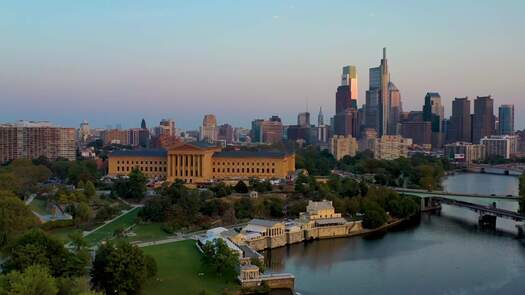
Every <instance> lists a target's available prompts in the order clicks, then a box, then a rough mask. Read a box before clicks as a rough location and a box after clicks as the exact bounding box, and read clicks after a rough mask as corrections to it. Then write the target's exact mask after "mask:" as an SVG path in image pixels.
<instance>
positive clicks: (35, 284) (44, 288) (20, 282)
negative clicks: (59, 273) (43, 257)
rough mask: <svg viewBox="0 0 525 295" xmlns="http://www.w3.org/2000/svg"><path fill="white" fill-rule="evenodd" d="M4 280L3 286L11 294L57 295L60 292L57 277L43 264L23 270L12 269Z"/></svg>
mask: <svg viewBox="0 0 525 295" xmlns="http://www.w3.org/2000/svg"><path fill="white" fill-rule="evenodd" d="M4 280H5V283H4V286H3V288H4V290H5V291H6V293H7V294H10V295H56V294H57V293H58V288H57V284H56V280H55V278H53V277H52V276H51V275H50V274H49V271H48V270H47V269H46V268H45V267H43V266H41V265H31V266H29V267H28V268H27V269H25V270H24V271H23V272H19V271H12V272H10V273H9V274H7V275H6V277H5V279H4ZM0 291H1V290H0Z"/></svg>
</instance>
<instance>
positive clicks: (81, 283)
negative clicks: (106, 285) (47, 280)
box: [56, 277, 102, 295]
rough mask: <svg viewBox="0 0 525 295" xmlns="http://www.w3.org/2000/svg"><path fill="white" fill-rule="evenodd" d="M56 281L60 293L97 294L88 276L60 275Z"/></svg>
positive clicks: (74, 294)
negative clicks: (92, 288) (92, 289)
mask: <svg viewBox="0 0 525 295" xmlns="http://www.w3.org/2000/svg"><path fill="white" fill-rule="evenodd" d="M56 283H57V287H58V295H80V294H86V295H87V294H97V293H95V292H94V291H91V286H90V284H89V278H88V277H58V278H56ZM98 294H100V295H102V293H98Z"/></svg>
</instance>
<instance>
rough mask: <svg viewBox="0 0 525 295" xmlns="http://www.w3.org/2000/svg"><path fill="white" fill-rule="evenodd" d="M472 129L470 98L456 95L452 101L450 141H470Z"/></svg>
mask: <svg viewBox="0 0 525 295" xmlns="http://www.w3.org/2000/svg"><path fill="white" fill-rule="evenodd" d="M471 130H472V122H471V117H470V100H469V99H468V97H456V98H454V101H452V116H450V124H449V129H448V139H449V142H457V141H461V142H470V141H471V140H472V138H471Z"/></svg>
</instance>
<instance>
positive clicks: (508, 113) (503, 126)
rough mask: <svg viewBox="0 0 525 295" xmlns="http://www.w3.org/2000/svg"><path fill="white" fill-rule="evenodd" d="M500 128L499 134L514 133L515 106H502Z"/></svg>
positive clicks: (499, 114)
mask: <svg viewBox="0 0 525 295" xmlns="http://www.w3.org/2000/svg"><path fill="white" fill-rule="evenodd" d="M498 118H499V128H498V134H500V135H506V134H513V133H514V105H513V104H502V105H501V106H500V107H499V109H498Z"/></svg>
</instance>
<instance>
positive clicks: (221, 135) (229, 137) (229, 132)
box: [217, 124, 234, 144]
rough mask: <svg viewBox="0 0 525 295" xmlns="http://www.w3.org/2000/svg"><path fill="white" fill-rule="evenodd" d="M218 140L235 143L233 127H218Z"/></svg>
mask: <svg viewBox="0 0 525 295" xmlns="http://www.w3.org/2000/svg"><path fill="white" fill-rule="evenodd" d="M218 129H219V131H218V135H217V139H218V140H223V141H224V142H225V143H227V144H230V143H233V141H234V136H233V135H234V132H233V127H232V126H231V125H230V124H222V125H220V126H219V127H218Z"/></svg>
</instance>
